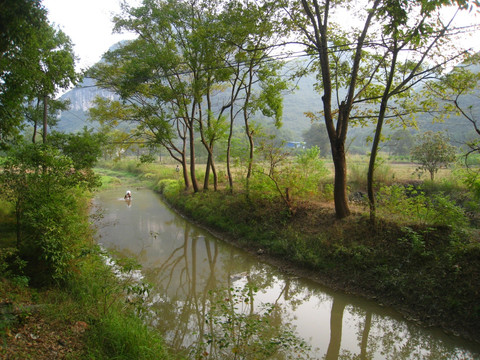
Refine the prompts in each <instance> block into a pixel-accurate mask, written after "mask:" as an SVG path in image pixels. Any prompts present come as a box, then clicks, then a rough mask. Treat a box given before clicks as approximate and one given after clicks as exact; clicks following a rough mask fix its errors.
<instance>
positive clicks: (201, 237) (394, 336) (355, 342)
mask: <svg viewBox="0 0 480 360" xmlns="http://www.w3.org/2000/svg"><path fill="white" fill-rule="evenodd" d="M132 192H133V195H132V201H131V202H130V203H127V202H126V201H124V200H123V190H108V191H104V192H101V193H99V194H98V195H97V197H96V198H95V205H96V207H97V208H101V209H102V212H103V215H104V217H103V219H102V220H101V221H100V222H99V223H98V228H99V229H98V242H99V243H101V244H102V245H103V246H104V247H105V248H107V249H109V250H115V251H117V252H119V253H121V254H122V255H125V256H133V257H135V258H136V259H137V260H138V261H139V262H140V263H141V264H142V266H143V273H144V275H145V277H146V278H147V280H148V281H149V282H151V283H152V284H153V285H154V289H153V293H154V294H156V295H155V296H154V298H153V300H151V301H150V305H151V307H152V309H154V311H155V313H156V314H157V316H156V317H155V319H154V320H153V321H152V323H153V324H154V325H155V326H156V327H157V328H158V329H159V331H161V332H162V333H163V334H165V337H166V338H167V340H168V342H169V344H170V345H171V346H172V347H173V348H175V349H178V350H179V351H180V350H184V349H185V348H187V347H188V346H190V345H191V344H192V343H194V342H195V341H196V340H197V337H198V336H199V335H197V334H201V333H203V332H205V313H206V304H207V303H208V293H209V290H212V289H219V288H226V287H234V288H236V287H241V286H243V285H245V284H246V283H249V284H255V286H257V287H258V289H259V290H258V292H257V293H256V295H255V297H254V301H253V302H252V304H251V306H252V307H260V305H261V304H264V303H273V304H276V305H277V307H278V309H280V310H281V311H280V312H279V314H281V316H277V319H276V321H277V322H278V324H277V326H279V327H281V328H292V329H294V330H295V331H296V333H297V335H299V336H300V337H302V338H303V339H304V340H306V341H307V343H308V344H309V345H310V346H311V347H312V351H311V353H310V356H311V357H312V358H315V359H328V360H336V359H480V346H479V345H478V344H472V343H469V342H467V341H464V340H462V339H461V338H458V337H454V336H449V335H446V334H444V333H443V332H442V331H441V330H438V329H424V328H422V327H419V326H417V325H416V324H414V323H412V322H408V321H405V320H404V319H402V317H401V316H399V315H398V314H397V313H396V312H394V311H392V310H390V309H388V308H384V307H381V306H379V305H377V304H375V303H373V302H370V301H366V300H363V299H360V298H357V297H353V296H347V295H344V294H341V293H337V292H334V291H331V290H329V289H327V288H323V287H321V286H319V285H317V284H314V283H312V282H310V281H308V280H305V279H301V278H297V277H294V276H291V275H289V274H284V273H282V272H280V271H278V270H277V269H276V268H273V267H271V266H269V265H268V264H265V263H262V262H259V260H258V259H257V258H255V257H252V256H250V255H249V254H247V253H245V252H243V251H241V250H239V249H237V248H235V247H232V246H230V245H228V244H225V243H224V242H222V241H219V240H217V239H215V238H213V237H212V236H211V235H210V234H208V233H207V232H205V231H203V230H202V229H199V228H198V227H196V226H194V225H192V224H191V223H189V222H188V221H186V220H185V219H183V218H182V217H180V216H178V215H176V214H175V213H173V212H172V211H171V210H169V209H168V208H167V207H166V206H165V205H164V203H163V202H162V201H161V199H160V198H159V197H158V196H157V195H156V194H155V193H153V192H152V191H150V190H148V189H138V190H136V189H132Z"/></svg>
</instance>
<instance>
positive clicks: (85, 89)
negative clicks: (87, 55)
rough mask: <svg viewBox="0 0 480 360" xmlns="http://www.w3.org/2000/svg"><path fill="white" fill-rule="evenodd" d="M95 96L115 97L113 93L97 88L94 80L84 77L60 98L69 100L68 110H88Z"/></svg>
mask: <svg viewBox="0 0 480 360" xmlns="http://www.w3.org/2000/svg"><path fill="white" fill-rule="evenodd" d="M97 96H100V97H103V98H107V99H114V98H115V94H114V93H112V92H110V91H108V90H103V89H99V88H98V87H96V86H95V80H93V79H90V78H86V79H85V80H84V81H83V82H82V83H81V84H80V85H78V86H77V87H75V88H73V89H72V90H70V91H68V92H66V93H65V94H63V96H62V97H61V99H62V100H67V99H68V100H70V103H71V106H70V110H73V111H79V110H81V111H88V109H90V108H91V107H92V106H93V101H94V100H95V98H96V97H97Z"/></svg>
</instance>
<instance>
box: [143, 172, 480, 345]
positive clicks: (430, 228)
mask: <svg viewBox="0 0 480 360" xmlns="http://www.w3.org/2000/svg"><path fill="white" fill-rule="evenodd" d="M145 174H149V175H148V179H149V180H152V185H153V186H154V187H155V189H156V190H157V191H158V192H160V193H161V194H163V196H164V197H165V199H166V200H167V202H168V203H169V204H170V205H171V206H172V207H174V208H176V209H177V210H178V211H179V212H181V213H183V214H184V215H186V216H187V217H189V218H190V219H192V220H194V221H195V222H197V223H199V224H202V225H204V226H206V227H208V228H209V229H211V230H214V231H216V232H217V233H218V234H220V235H221V236H223V237H224V238H226V239H228V240H229V241H232V242H234V243H236V244H237V245H239V246H241V247H244V248H246V249H249V250H250V251H252V252H253V253H255V254H257V256H261V257H263V258H265V259H269V260H270V261H272V262H274V263H276V264H278V265H279V266H282V267H286V268H288V269H289V270H291V271H296V272H299V273H301V274H302V275H304V276H308V277H310V278H313V279H315V280H317V281H320V282H322V283H325V284H327V285H328V286H330V287H332V288H336V289H341V290H344V291H347V292H351V293H356V294H360V295H363V296H366V297H369V298H373V299H376V300H377V301H378V302H381V303H383V304H388V305H391V306H393V307H395V308H396V309H398V310H399V311H401V312H402V313H404V314H405V315H406V317H407V318H411V319H414V320H416V321H418V322H421V323H422V324H424V325H428V326H441V327H443V328H444V329H446V330H449V331H451V332H452V333H456V334H457V333H458V334H461V335H463V336H464V337H466V338H469V339H473V340H476V341H480V335H479V334H480V305H479V303H478V299H479V295H480V293H479V292H480V244H479V242H478V231H477V229H476V228H475V227H474V225H472V224H473V223H472V222H471V221H470V220H472V219H470V220H469V219H467V217H466V216H465V209H464V208H462V206H463V205H462V204H464V205H465V206H469V205H468V204H469V197H468V194H466V190H465V189H464V188H462V187H461V186H459V185H458V184H455V183H453V182H448V181H446V180H445V181H443V180H442V181H439V182H437V183H425V184H424V187H423V190H420V188H419V187H418V186H414V187H411V186H408V185H407V184H406V183H405V182H404V183H402V185H401V186H396V185H392V186H387V187H384V188H382V189H380V188H379V189H378V193H379V210H378V222H377V224H376V226H374V227H373V226H372V225H371V223H370V222H369V219H368V214H367V213H366V212H365V207H363V206H362V205H360V206H357V207H355V205H353V204H352V207H353V208H354V210H355V211H354V214H353V215H352V216H350V217H348V218H347V219H344V220H337V219H336V218H335V215H334V210H333V204H332V203H331V202H328V201H325V200H322V197H319V199H320V200H318V201H313V200H301V199H298V200H296V202H295V211H293V212H291V211H289V210H288V209H287V208H286V207H285V205H284V203H283V202H282V201H281V200H280V199H279V197H276V196H263V193H262V191H265V187H264V188H261V187H259V188H260V189H261V190H260V191H259V192H256V191H255V190H251V191H249V192H247V191H245V190H244V189H241V190H237V191H234V192H231V191H229V190H226V189H223V190H219V191H216V192H214V191H207V192H199V193H195V194H193V193H192V192H190V191H185V190H184V188H183V184H182V182H181V181H179V180H178V179H175V173H174V172H173V168H162V170H159V173H158V175H157V176H155V168H154V166H153V165H149V169H148V171H145V172H144V173H143V174H142V172H141V170H140V171H139V170H137V175H139V176H140V177H143V178H146V176H145ZM453 196H454V197H455V199H453V198H452V197H453ZM324 199H325V198H324Z"/></svg>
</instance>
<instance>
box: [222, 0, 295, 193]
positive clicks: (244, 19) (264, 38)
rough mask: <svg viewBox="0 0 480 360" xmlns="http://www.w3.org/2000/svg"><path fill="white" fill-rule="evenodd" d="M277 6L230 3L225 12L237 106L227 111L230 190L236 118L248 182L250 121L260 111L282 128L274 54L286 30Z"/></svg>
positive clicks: (272, 3) (251, 143) (251, 145)
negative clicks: (242, 135)
mask: <svg viewBox="0 0 480 360" xmlns="http://www.w3.org/2000/svg"><path fill="white" fill-rule="evenodd" d="M279 5H280V4H279V3H278V2H275V1H263V2H255V3H245V2H243V1H229V2H228V3H227V7H226V10H225V12H224V16H223V18H224V22H225V26H226V27H229V28H230V31H229V32H226V33H225V35H224V41H225V42H227V43H231V44H233V45H234V46H235V51H234V52H233V53H232V58H231V59H226V60H227V63H228V66H230V67H231V68H232V69H233V71H234V72H233V76H232V77H231V80H230V85H231V95H230V98H231V99H232V103H236V107H232V108H231V109H230V131H229V137H228V145H227V173H228V177H229V183H230V187H231V188H232V187H233V178H232V174H231V170H230V144H231V139H232V135H233V124H234V120H235V118H236V117H237V116H239V117H241V118H242V120H243V123H244V129H245V135H246V136H247V139H248V145H249V154H248V165H247V175H246V177H247V181H248V179H249V178H250V176H251V174H252V166H253V156H254V149H255V143H254V133H255V129H254V126H253V125H252V123H251V118H252V117H253V116H255V114H257V113H259V112H260V113H262V115H264V116H266V117H269V118H273V120H274V123H275V126H277V127H280V126H281V120H282V113H283V97H282V91H284V90H285V89H286V88H287V82H286V81H285V80H284V79H283V78H282V77H281V76H280V74H279V70H280V69H281V65H282V64H281V63H280V62H279V61H278V60H276V59H275V57H274V55H273V54H274V51H275V50H277V49H278V48H279V47H281V46H282V44H284V40H283V37H284V36H285V34H286V32H288V28H285V27H284V26H282V25H283V22H282V19H281V17H280V12H279V10H280V9H281V7H280V6H279ZM232 24H234V26H232Z"/></svg>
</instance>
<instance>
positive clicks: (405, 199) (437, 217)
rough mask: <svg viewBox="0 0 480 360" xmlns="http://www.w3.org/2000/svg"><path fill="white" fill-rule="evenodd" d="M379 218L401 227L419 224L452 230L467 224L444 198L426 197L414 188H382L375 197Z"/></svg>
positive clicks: (396, 186)
mask: <svg viewBox="0 0 480 360" xmlns="http://www.w3.org/2000/svg"><path fill="white" fill-rule="evenodd" d="M378 198H379V205H380V206H379V209H378V214H379V215H381V216H383V217H392V216H393V217H395V219H396V220H397V221H399V222H400V223H404V224H410V223H419V224H422V225H431V226H449V227H452V228H455V229H459V228H462V227H464V226H466V224H467V218H466V216H465V212H464V211H463V209H462V208H460V207H459V206H457V205H455V203H454V202H453V201H452V200H451V199H450V198H448V197H447V196H445V195H443V194H441V193H440V194H433V195H431V196H426V195H425V192H423V191H422V190H421V189H415V188H414V187H413V186H407V187H403V186H398V185H394V186H389V187H382V188H381V189H380V191H379V193H378Z"/></svg>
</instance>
